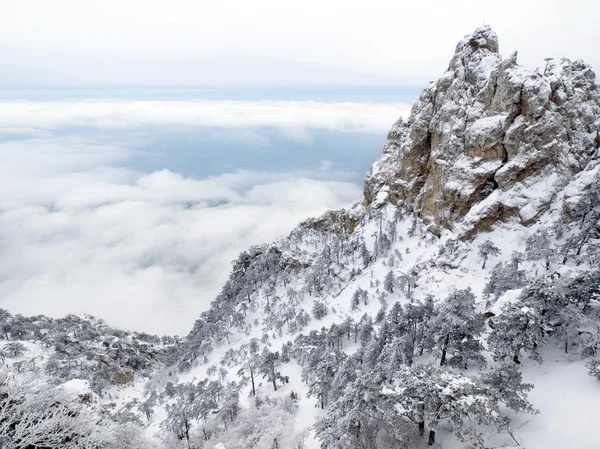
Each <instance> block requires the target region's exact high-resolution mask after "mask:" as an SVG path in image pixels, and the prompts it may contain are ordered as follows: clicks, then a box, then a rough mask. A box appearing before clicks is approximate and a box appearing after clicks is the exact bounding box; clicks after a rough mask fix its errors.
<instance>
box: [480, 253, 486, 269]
mask: <svg viewBox="0 0 600 449" xmlns="http://www.w3.org/2000/svg"><path fill="white" fill-rule="evenodd" d="M486 262H487V256H484V257H483V265H482V266H481V269H482V270H484V269H485V263H486Z"/></svg>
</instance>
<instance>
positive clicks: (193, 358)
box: [7, 27, 600, 449]
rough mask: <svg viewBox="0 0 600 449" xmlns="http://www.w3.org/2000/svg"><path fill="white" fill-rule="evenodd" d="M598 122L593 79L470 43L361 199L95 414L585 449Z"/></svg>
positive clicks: (161, 349)
mask: <svg viewBox="0 0 600 449" xmlns="http://www.w3.org/2000/svg"><path fill="white" fill-rule="evenodd" d="M599 129H600V91H599V89H598V87H597V86H596V84H595V75H594V72H593V71H592V70H591V68H590V67H588V66H586V65H585V64H584V63H582V62H579V61H576V62H571V61H568V60H566V59H563V60H561V61H553V60H548V61H547V64H546V67H545V68H544V69H543V70H541V71H534V72H532V71H529V70H526V69H524V68H521V67H519V66H518V65H517V62H516V55H512V56H510V57H509V58H507V59H502V58H501V57H500V54H499V45H498V39H497V37H496V35H495V33H494V32H493V31H492V30H491V29H490V28H489V27H483V28H480V29H478V30H476V31H475V32H474V33H473V34H472V35H470V36H467V37H466V38H465V39H464V40H463V41H461V42H460V43H459V44H458V46H457V49H456V53H455V55H454V56H453V58H452V60H451V62H450V66H449V68H448V71H447V72H446V73H445V74H444V75H443V76H442V77H441V78H440V79H439V80H438V81H436V82H434V83H432V84H431V85H430V86H428V87H427V88H426V89H425V90H424V91H423V93H422V95H421V97H420V98H419V100H418V102H417V103H416V104H415V106H414V107H413V110H412V112H411V115H410V117H409V119H408V121H407V122H406V123H405V122H403V121H401V120H399V121H398V122H397V123H395V124H394V126H393V127H392V129H391V131H390V133H389V136H388V140H387V143H386V145H385V147H384V149H383V152H382V154H381V155H380V157H379V158H378V159H377V161H375V163H374V164H373V167H372V168H371V170H370V171H369V173H368V174H367V176H366V178H365V189H364V197H363V198H362V199H361V200H360V201H358V202H357V203H356V204H355V205H354V206H353V207H352V208H350V209H348V210H339V211H331V212H328V213H327V214H325V215H324V216H322V217H319V218H314V219H309V220H306V221H305V222H303V223H301V224H300V225H299V226H298V227H297V228H296V229H295V230H294V231H293V232H292V233H291V234H290V235H289V236H286V237H283V238H280V239H279V240H277V241H276V242H274V243H272V244H270V245H263V246H259V247H253V248H250V249H249V250H247V251H245V252H244V253H242V254H241V255H240V257H239V258H238V259H237V260H236V261H235V262H234V264H233V268H232V273H231V276H230V278H229V280H228V281H227V283H226V285H225V286H224V287H223V290H222V292H221V293H220V294H219V296H218V297H217V298H216V299H215V300H214V301H213V303H212V304H211V307H210V309H209V310H208V311H206V312H205V313H203V314H202V315H201V316H200V317H199V319H198V320H197V322H196V323H195V325H194V328H193V329H192V330H191V332H190V333H189V334H188V335H187V337H185V339H183V340H182V341H181V342H174V341H170V340H169V341H167V342H165V341H164V340H163V341H162V342H161V341H154V342H153V343H152V344H153V345H155V346H153V347H152V348H153V349H152V351H150V352H151V353H153V354H154V353H155V352H154V351H156V354H160V357H157V360H158V361H160V362H161V363H162V364H161V365H160V366H158V367H156V368H155V371H154V373H153V375H152V377H151V379H149V380H147V381H146V380H145V379H144V377H143V375H146V373H144V374H143V375H140V376H139V378H138V377H137V376H136V377H135V379H136V380H135V381H134V382H133V387H132V386H131V385H129V386H127V385H114V386H112V387H110V388H109V389H108V390H107V391H104V392H97V393H99V395H97V398H96V401H97V403H98V404H99V405H100V406H102V407H107V406H109V405H110V404H113V405H111V407H113V410H115V413H113V416H115V419H116V420H125V421H130V422H132V423H133V425H136V426H138V427H141V428H143V435H144V436H145V437H146V444H148V445H149V444H157V445H162V446H163V447H168V448H179V447H182V448H183V447H186V448H191V447H206V448H212V447H222V446H219V445H225V447H226V448H227V449H237V448H239V449H242V448H244V449H245V448H252V447H256V448H265V449H271V448H278V449H287V448H290V449H291V448H294V449H302V448H308V449H310V448H317V447H319V446H321V447H323V448H326V449H337V448H340V449H341V448H377V449H383V448H401V447H411V448H413V447H425V446H427V445H429V444H430V445H432V446H436V447H444V448H449V449H454V448H462V447H479V448H483V447H512V446H515V447H516V446H519V445H521V446H523V445H526V447H528V448H529V449H554V448H555V449H559V448H560V449H563V448H564V447H567V446H570V447H591V446H590V445H592V444H593V441H592V440H593V435H592V434H591V433H582V432H581V429H582V419H583V418H581V419H579V418H575V417H576V416H578V417H597V414H596V411H595V410H594V405H595V401H594V399H598V393H599V391H600V383H599V382H598V381H597V380H596V379H595V378H594V377H590V376H589V375H588V367H587V366H586V364H587V365H588V366H589V371H590V373H591V374H593V375H595V376H598V377H599V378H600V368H599V366H600V362H597V361H596V359H595V355H596V351H597V349H598V348H599V346H598V344H599V342H600V318H599V315H598V313H599V310H598V299H599V293H600V271H599V268H598V260H599V258H600V241H599V237H600V204H599V203H600V151H599V149H598V148H599V147H600V138H599V137H598V133H599ZM7 338H11V339H14V337H13V336H12V335H10V334H8V337H7ZM29 340H31V341H30V342H29V343H28V344H30V345H34V346H35V345H39V343H36V341H35V338H30V339H29ZM146 340H148V339H146ZM32 350H33V349H32ZM43 350H44V349H43V348H41V349H40V351H43ZM31 369H32V370H33V369H34V368H31ZM45 373H46V375H47V376H49V377H50V378H52V376H53V374H52V373H51V372H50V373H48V370H47V369H46V370H45ZM128 384H130V382H128ZM80 386H81V385H80ZM128 388H129V390H128ZM557 389H560V391H556V390H557ZM115 398H120V399H118V400H116V399H115ZM538 412H539V413H538ZM557 427H558V428H557ZM136 441H137V440H136ZM151 442H153V443H151ZM136 444H142V443H136Z"/></svg>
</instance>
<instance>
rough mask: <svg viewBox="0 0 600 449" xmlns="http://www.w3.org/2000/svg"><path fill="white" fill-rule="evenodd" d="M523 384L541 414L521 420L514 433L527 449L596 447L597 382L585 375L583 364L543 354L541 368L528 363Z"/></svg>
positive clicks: (599, 390)
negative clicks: (529, 390)
mask: <svg viewBox="0 0 600 449" xmlns="http://www.w3.org/2000/svg"><path fill="white" fill-rule="evenodd" d="M523 377H524V380H525V381H526V382H529V383H533V384H534V385H535V388H534V389H533V390H532V391H531V393H530V394H529V399H530V401H531V402H532V403H533V405H534V406H535V407H536V408H537V409H538V410H539V411H540V413H539V414H538V415H534V416H528V417H526V418H525V419H523V418H521V421H520V423H519V424H517V423H515V432H516V434H517V435H518V437H519V441H520V442H521V444H522V445H523V446H525V447H527V449H565V448H582V449H583V448H595V447H598V446H599V444H598V432H597V429H596V428H595V425H596V423H597V422H598V421H599V420H600V407H599V405H600V382H598V380H597V379H594V378H592V377H591V376H589V375H588V373H587V369H586V367H585V361H583V360H578V359H577V358H574V359H571V358H568V357H562V356H560V355H559V354H555V353H550V354H545V356H544V363H543V364H541V365H538V364H536V363H535V362H531V361H527V362H525V366H524V367H523Z"/></svg>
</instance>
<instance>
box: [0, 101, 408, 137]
mask: <svg viewBox="0 0 600 449" xmlns="http://www.w3.org/2000/svg"><path fill="white" fill-rule="evenodd" d="M409 111H410V105H407V104H377V103H350V102H343V103H341V102H340V103H322V102H314V101H202V100H198V101H115V100H89V101H57V102H32V101H9V102H6V101H5V102H0V128H5V133H6V132H12V133H25V132H27V131H28V130H34V129H35V130H53V129H57V128H65V127H91V128H99V129H135V128H142V127H145V126H201V127H210V128H227V129H244V130H252V129H257V128H276V129H280V130H283V131H285V132H286V133H287V135H288V136H289V137H292V138H296V137H297V138H300V139H301V138H303V132H304V131H305V130H307V129H313V130H328V131H339V132H359V133H385V132H386V131H387V130H388V129H389V127H390V126H391V124H392V123H393V122H394V121H396V119H397V118H398V117H399V116H400V115H402V116H405V117H406V116H407V115H408V113H409Z"/></svg>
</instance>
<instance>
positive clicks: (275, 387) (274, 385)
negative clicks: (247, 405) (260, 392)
mask: <svg viewBox="0 0 600 449" xmlns="http://www.w3.org/2000/svg"><path fill="white" fill-rule="evenodd" d="M273 389H274V390H275V391H277V383H276V382H275V374H273Z"/></svg>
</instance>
